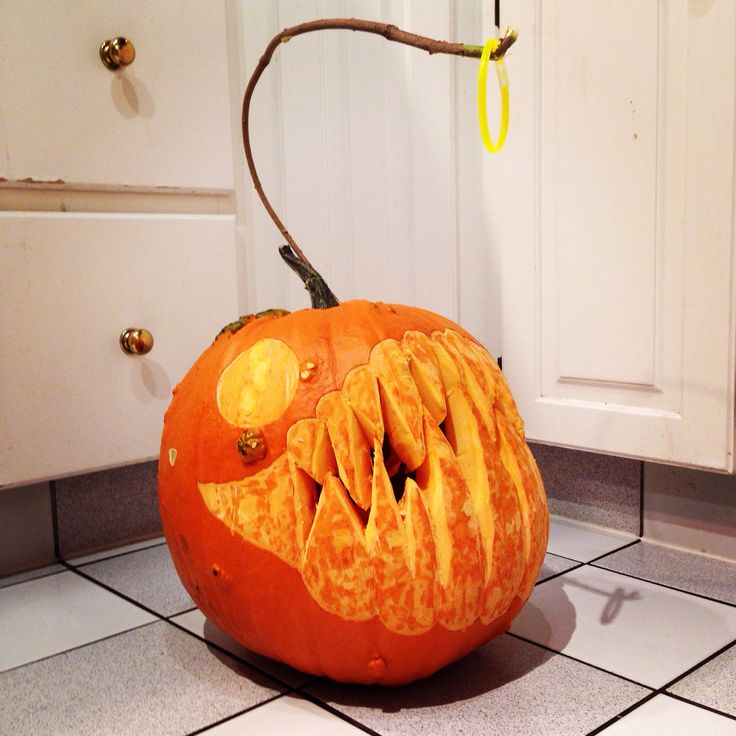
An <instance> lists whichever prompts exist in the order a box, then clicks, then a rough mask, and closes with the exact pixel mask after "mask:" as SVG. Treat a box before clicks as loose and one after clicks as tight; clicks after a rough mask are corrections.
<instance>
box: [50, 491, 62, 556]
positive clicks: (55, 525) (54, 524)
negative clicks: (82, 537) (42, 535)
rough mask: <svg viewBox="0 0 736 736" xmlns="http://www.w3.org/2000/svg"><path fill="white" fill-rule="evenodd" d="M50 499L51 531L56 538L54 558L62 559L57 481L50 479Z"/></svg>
mask: <svg viewBox="0 0 736 736" xmlns="http://www.w3.org/2000/svg"><path fill="white" fill-rule="evenodd" d="M49 499H50V501H51V533H52V535H53V539H54V558H55V559H57V560H60V559H61V552H60V551H59V512H58V504H57V502H56V481H55V480H50V481H49Z"/></svg>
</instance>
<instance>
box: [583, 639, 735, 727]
mask: <svg viewBox="0 0 736 736" xmlns="http://www.w3.org/2000/svg"><path fill="white" fill-rule="evenodd" d="M734 645H736V639H735V640H734V641H732V642H731V643H730V644H726V646H725V647H721V648H720V649H719V650H718V651H716V652H713V654H711V655H709V656H708V657H706V658H705V659H704V660H703V661H702V662H698V664H696V665H695V666H694V667H691V668H690V669H689V670H687V671H686V672H683V673H682V674H681V675H678V676H677V677H675V679H674V680H671V681H670V682H668V683H666V684H664V685H662V687H659V688H657V689H656V690H654V692H651V693H649V694H648V695H646V696H645V697H643V698H642V699H641V700H639V701H637V702H636V703H634V704H633V705H631V706H629V707H628V708H626V709H625V710H623V711H621V713H619V714H618V715H615V716H614V717H613V718H610V719H609V720H607V721H606V722H605V723H602V724H601V725H600V726H598V727H597V728H595V729H594V730H592V731H590V732H589V733H588V734H587V736H595V734H599V733H601V732H602V731H604V730H605V729H606V728H608V727H609V726H611V725H613V724H614V723H616V722H618V721H620V720H621V719H622V718H623V717H624V716H627V715H628V714H629V713H631V712H632V711H634V710H636V709H637V708H639V707H640V706H642V705H644V703H646V702H647V701H649V700H651V699H652V698H654V697H656V696H657V695H664V696H665V697H671V698H675V699H676V700H681V701H682V702H683V703H688V704H689V705H693V706H695V707H696V708H703V709H704V710H708V711H710V712H711V713H715V714H716V715H719V716H725V717H726V718H730V719H731V720H734V721H736V716H734V715H731V714H730V713H725V712H724V711H722V710H718V709H717V708H713V707H711V706H709V705H705V704H704V703H698V702H697V701H696V700H690V699H689V698H686V697H683V696H682V695H676V694H675V693H671V692H668V691H667V688H668V687H671V686H672V685H674V684H675V683H676V682H679V681H680V680H682V679H683V678H685V677H687V676H688V675H689V674H691V673H692V672H695V671H696V670H698V669H700V667H702V666H703V665H705V664H707V663H708V662H710V661H711V660H713V659H715V658H716V657H718V656H719V655H721V654H723V653H724V652H725V651H727V650H728V649H730V648H731V647H732V646H734Z"/></svg>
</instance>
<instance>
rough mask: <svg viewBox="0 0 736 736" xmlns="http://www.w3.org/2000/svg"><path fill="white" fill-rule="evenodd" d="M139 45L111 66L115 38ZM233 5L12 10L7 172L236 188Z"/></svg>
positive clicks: (13, 6)
mask: <svg viewBox="0 0 736 736" xmlns="http://www.w3.org/2000/svg"><path fill="white" fill-rule="evenodd" d="M117 36H125V37H127V38H129V39H130V40H131V41H132V42H133V44H134V46H135V49H136V57H135V60H134V61H133V63H132V64H131V65H130V66H128V67H123V68H121V69H119V70H117V71H110V70H109V69H107V68H106V67H105V66H104V65H103V63H102V61H101V60H100V55H99V47H100V45H101V44H102V42H103V41H106V40H109V39H112V38H115V37H117ZM227 64H228V51H227V28H226V9H225V3H224V2H223V1H219V2H216V1H214V0H208V1H207V2H198V1H197V0H156V1H155V2H150V1H149V0H126V2H121V3H111V2H100V1H99V0H73V1H70V0H9V1H8V2H3V3H2V5H0V89H2V95H0V178H2V179H7V180H9V181H31V180H32V181H44V182H49V181H53V182H65V183H67V184H71V185H86V186H89V185H92V186H103V187H106V188H110V187H135V188H150V189H155V188H161V187H176V188H182V189H186V190H191V189H198V190H202V189H209V190H213V189H214V190H222V189H226V190H229V189H232V188H233V173H232V172H233V158H232V150H233V149H232V132H231V130H232V129H231V119H232V118H231V107H230V98H229V93H230V90H229V86H228V74H227Z"/></svg>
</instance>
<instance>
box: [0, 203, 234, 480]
mask: <svg viewBox="0 0 736 736" xmlns="http://www.w3.org/2000/svg"><path fill="white" fill-rule="evenodd" d="M234 240H235V226H234V218H233V217H231V216H224V215H188V216H183V215H178V216H171V215H167V216H164V215H137V214H136V215H102V214H100V215H94V214H88V213H87V214H38V213H3V214H2V215H0V335H2V339H3V340H4V341H5V344H4V346H3V351H2V353H3V357H2V360H0V415H1V416H2V423H0V486H2V485H14V484H21V483H28V482H32V481H35V480H41V479H45V478H51V477H59V476H63V475H69V474H74V473H79V472H83V471H88V470H94V469H100V468H104V467H110V466H115V465H122V464H126V463H132V462H137V461H140V460H144V459H150V458H153V457H155V456H156V455H157V454H158V448H159V437H160V433H161V428H162V418H163V413H164V411H165V410H166V407H167V406H168V403H169V400H170V396H171V390H172V388H173V387H174V386H175V385H176V384H177V382H178V381H179V380H180V379H181V378H182V377H183V375H184V374H185V372H186V371H187V369H188V368H189V366H190V365H191V364H192V363H193V362H194V360H195V359H196V357H197V356H198V355H199V354H200V353H201V352H202V350H204V348H205V347H207V345H209V344H210V343H211V342H212V340H213V339H214V337H215V335H216V334H217V332H218V331H219V329H220V328H221V327H222V326H223V325H225V324H226V323H227V322H229V321H231V320H233V319H235V318H236V317H237V314H238V305H237V301H238V300H237V286H236V265H235V246H234ZM128 327H144V328H146V329H148V330H150V332H151V333H152V334H153V336H154V340H155V343H154V347H153V349H152V351H151V352H150V353H148V354H147V355H145V356H131V355H128V354H126V353H124V352H123V351H122V350H121V348H120V345H119V336H120V333H121V331H122V330H124V329H125V328H128Z"/></svg>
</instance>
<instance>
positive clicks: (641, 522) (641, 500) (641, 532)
mask: <svg viewBox="0 0 736 736" xmlns="http://www.w3.org/2000/svg"><path fill="white" fill-rule="evenodd" d="M639 536H640V537H643V536H644V461H642V463H641V468H640V469H639Z"/></svg>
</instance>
